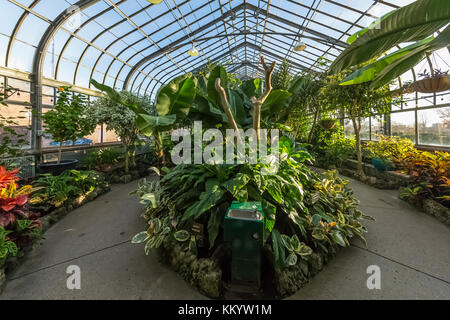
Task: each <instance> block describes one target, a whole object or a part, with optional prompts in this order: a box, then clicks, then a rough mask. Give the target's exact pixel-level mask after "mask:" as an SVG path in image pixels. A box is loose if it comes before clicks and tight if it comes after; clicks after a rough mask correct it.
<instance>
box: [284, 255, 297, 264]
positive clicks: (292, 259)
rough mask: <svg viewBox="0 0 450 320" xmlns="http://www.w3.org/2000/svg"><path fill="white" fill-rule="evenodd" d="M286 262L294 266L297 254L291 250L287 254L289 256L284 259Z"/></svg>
mask: <svg viewBox="0 0 450 320" xmlns="http://www.w3.org/2000/svg"><path fill="white" fill-rule="evenodd" d="M286 264H287V265H288V266H290V267H291V266H295V265H296V264H297V255H296V254H295V253H293V252H291V254H289V256H288V257H287V259H286Z"/></svg>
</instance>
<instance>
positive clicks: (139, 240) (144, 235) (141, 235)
mask: <svg viewBox="0 0 450 320" xmlns="http://www.w3.org/2000/svg"><path fill="white" fill-rule="evenodd" d="M147 238H148V234H147V231H144V232H140V233H138V234H137V235H135V236H134V237H133V239H132V240H131V243H134V244H139V243H144V242H145V240H147Z"/></svg>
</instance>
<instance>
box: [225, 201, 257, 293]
mask: <svg viewBox="0 0 450 320" xmlns="http://www.w3.org/2000/svg"><path fill="white" fill-rule="evenodd" d="M224 231H225V241H226V242H230V243H231V247H232V261H231V280H232V282H231V285H232V288H233V290H235V291H243V292H253V291H257V290H259V288H260V287H261V252H262V247H263V241H264V215H263V211H262V205H261V203H260V202H245V203H241V202H233V203H232V205H231V207H230V208H229V209H228V212H227V214H226V216H225V227H224Z"/></svg>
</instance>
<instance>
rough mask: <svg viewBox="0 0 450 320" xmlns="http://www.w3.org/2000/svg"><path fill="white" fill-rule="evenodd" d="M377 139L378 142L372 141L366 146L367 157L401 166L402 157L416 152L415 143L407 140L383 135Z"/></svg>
mask: <svg viewBox="0 0 450 320" xmlns="http://www.w3.org/2000/svg"><path fill="white" fill-rule="evenodd" d="M377 138H378V141H370V142H368V143H367V144H366V145H365V147H364V151H365V154H366V157H369V158H379V159H382V160H388V161H393V162H394V163H397V164H400V161H401V159H402V157H403V156H404V155H405V154H407V153H409V152H411V151H413V150H414V143H413V142H412V141H411V140H409V139H407V138H401V137H392V136H383V135H378V136H377Z"/></svg>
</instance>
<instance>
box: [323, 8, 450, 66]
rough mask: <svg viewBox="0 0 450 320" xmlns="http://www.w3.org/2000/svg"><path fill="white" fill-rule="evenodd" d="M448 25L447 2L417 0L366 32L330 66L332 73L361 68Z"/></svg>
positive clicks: (448, 12)
mask: <svg viewBox="0 0 450 320" xmlns="http://www.w3.org/2000/svg"><path fill="white" fill-rule="evenodd" d="M449 22H450V1H449V0H418V1H416V2H413V3H411V4H410V5H407V6H405V7H402V8H400V9H397V10H396V11H395V12H393V13H392V14H391V15H389V16H387V17H385V18H384V19H382V20H381V21H380V24H379V28H375V29H370V30H367V31H366V32H365V33H364V34H363V35H361V36H360V37H359V38H358V39H356V40H355V41H354V42H353V43H352V44H351V45H350V46H349V47H348V48H347V49H345V50H344V52H342V54H341V55H339V57H337V58H336V60H335V61H334V62H333V64H332V65H331V67H330V69H331V72H333V73H339V72H341V71H342V70H343V69H346V68H348V67H351V66H354V65H358V64H361V63H363V62H366V61H369V60H370V59H372V58H374V57H376V56H378V55H380V54H382V53H383V52H386V51H388V50H389V49H391V48H392V47H394V46H395V45H397V44H400V43H403V42H412V41H420V40H423V39H425V38H427V37H429V36H430V35H432V34H433V33H434V32H436V31H438V30H439V29H441V28H442V27H445V26H446V25H447V24H448V23H449Z"/></svg>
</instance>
